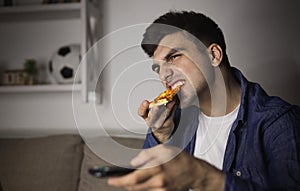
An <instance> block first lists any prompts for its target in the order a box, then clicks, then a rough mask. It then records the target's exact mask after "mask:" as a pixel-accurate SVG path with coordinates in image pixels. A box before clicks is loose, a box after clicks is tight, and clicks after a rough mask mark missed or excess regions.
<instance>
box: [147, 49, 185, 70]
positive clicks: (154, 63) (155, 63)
mask: <svg viewBox="0 0 300 191" xmlns="http://www.w3.org/2000/svg"><path fill="white" fill-rule="evenodd" d="M183 50H185V48H172V49H171V50H170V51H169V52H168V54H167V55H166V56H165V57H164V60H165V61H168V60H169V59H170V57H171V56H172V55H173V54H175V53H176V52H179V51H183ZM157 66H159V63H157V62H155V61H154V62H153V64H152V70H153V68H155V67H157Z"/></svg>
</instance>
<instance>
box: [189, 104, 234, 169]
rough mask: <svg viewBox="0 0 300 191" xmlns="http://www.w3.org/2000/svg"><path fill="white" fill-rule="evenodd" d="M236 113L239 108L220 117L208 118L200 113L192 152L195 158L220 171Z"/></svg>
mask: <svg viewBox="0 0 300 191" xmlns="http://www.w3.org/2000/svg"><path fill="white" fill-rule="evenodd" d="M238 111H239V106H238V107H237V108H235V109H234V110H233V111H232V112H230V113H229V114H227V115H225V116H221V117H209V116H206V115H205V114H203V113H202V112H200V115H199V125H198V129H197V136H196V145H195V151H194V156H195V157H196V158H199V159H203V160H205V161H207V162H209V163H210V164H212V165H214V166H215V167H217V168H218V169H220V170H221V169H222V167H223V159H224V154H225V149H226V145H227V140H228V136H229V132H230V129H231V126H232V124H233V122H234V121H235V119H236V118H237V114H238Z"/></svg>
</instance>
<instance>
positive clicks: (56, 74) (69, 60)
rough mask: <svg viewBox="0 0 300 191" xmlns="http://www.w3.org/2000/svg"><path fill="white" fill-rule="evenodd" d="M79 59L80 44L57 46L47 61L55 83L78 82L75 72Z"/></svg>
mask: <svg viewBox="0 0 300 191" xmlns="http://www.w3.org/2000/svg"><path fill="white" fill-rule="evenodd" d="M80 60H81V56H80V46H79V45H68V46H63V47H61V48H59V49H58V50H57V51H56V52H55V53H54V54H53V55H52V57H51V59H50V61H49V73H50V75H51V77H52V78H53V79H54V81H55V82H56V83H59V84H66V83H73V82H74V83H79V82H80V78H79V77H77V76H76V79H75V80H74V78H75V74H76V71H77V68H78V67H79V64H80Z"/></svg>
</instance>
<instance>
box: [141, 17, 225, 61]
mask: <svg viewBox="0 0 300 191" xmlns="http://www.w3.org/2000/svg"><path fill="white" fill-rule="evenodd" d="M162 25H166V26H171V27H162ZM181 30H184V31H187V32H188V33H190V34H192V35H193V36H194V37H196V38H197V39H199V40H200V41H201V42H202V43H203V44H204V45H205V46H206V47H208V46H209V45H211V44H212V43H216V44H218V45H219V46H220V47H221V48H222V50H223V54H224V56H223V60H227V55H226V44H225V39H224V35H223V32H222V30H221V29H220V28H219V26H218V25H217V24H216V23H215V22H214V21H213V20H212V19H210V18H209V17H207V16H205V15H204V14H202V13H196V12H193V11H181V12H174V11H170V12H168V13H166V14H164V15H162V16H160V17H159V18H158V19H156V20H155V21H154V22H153V23H152V24H151V25H150V26H149V27H148V28H147V29H146V32H145V33H144V35H143V37H144V38H143V40H142V43H141V46H142V49H143V50H144V51H145V52H146V53H147V54H148V56H149V57H152V56H153V54H154V51H155V50H156V48H157V46H158V44H159V42H160V41H161V39H162V38H163V37H165V36H166V35H169V34H172V33H175V32H179V31H181Z"/></svg>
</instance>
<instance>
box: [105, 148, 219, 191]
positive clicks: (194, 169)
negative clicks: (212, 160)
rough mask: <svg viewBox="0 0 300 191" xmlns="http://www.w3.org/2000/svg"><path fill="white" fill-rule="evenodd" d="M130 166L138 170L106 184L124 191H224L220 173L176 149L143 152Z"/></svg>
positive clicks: (151, 149) (153, 149) (152, 149)
mask: <svg viewBox="0 0 300 191" xmlns="http://www.w3.org/2000/svg"><path fill="white" fill-rule="evenodd" d="M131 164H132V165H133V166H140V169H137V170H135V171H134V172H132V173H130V174H128V175H125V176H122V177H114V178H109V179H108V184H109V185H112V186H116V187H124V188H126V189H127V190H151V191H152V190H170V191H181V190H188V189H190V188H192V189H193V190H195V191H196V190H201V191H206V190H210V191H222V190H224V183H225V176H224V174H223V173H222V172H221V171H220V170H218V169H216V168H215V167H213V166H211V165H209V164H208V163H206V162H205V161H202V160H199V159H196V158H194V157H192V156H190V155H189V154H188V153H186V152H184V151H181V150H179V149H178V148H175V147H170V146H165V145H158V146H156V147H153V148H150V149H146V150H143V151H141V152H140V153H139V154H138V156H137V157H135V158H134V159H133V160H132V161H131ZM141 166H142V167H141Z"/></svg>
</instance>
